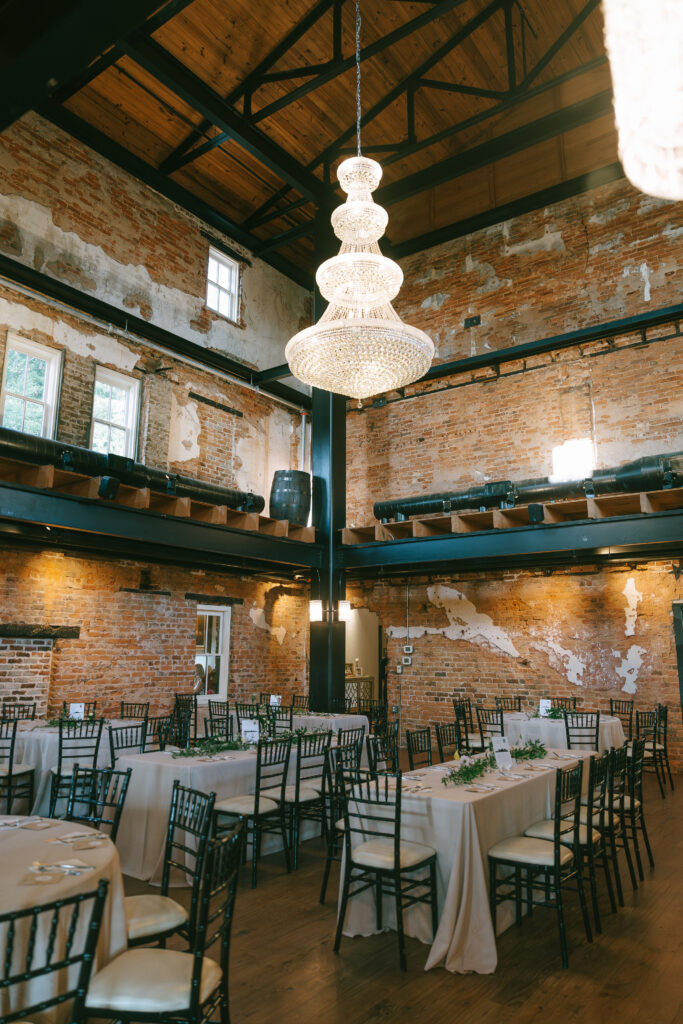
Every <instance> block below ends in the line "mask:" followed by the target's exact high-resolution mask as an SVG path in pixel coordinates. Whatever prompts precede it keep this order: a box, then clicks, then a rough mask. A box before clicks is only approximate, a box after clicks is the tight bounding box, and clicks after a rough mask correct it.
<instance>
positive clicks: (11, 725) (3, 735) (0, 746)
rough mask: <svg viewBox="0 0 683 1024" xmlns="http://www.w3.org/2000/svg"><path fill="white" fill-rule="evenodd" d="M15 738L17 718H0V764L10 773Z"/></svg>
mask: <svg viewBox="0 0 683 1024" xmlns="http://www.w3.org/2000/svg"><path fill="white" fill-rule="evenodd" d="M16 739H17V719H16V718H0V765H2V767H3V768H6V769H7V775H8V776H10V775H11V774H12V768H13V765H14V745H15V743H16Z"/></svg>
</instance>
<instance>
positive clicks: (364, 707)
mask: <svg viewBox="0 0 683 1024" xmlns="http://www.w3.org/2000/svg"><path fill="white" fill-rule="evenodd" d="M358 714H359V715H365V716H366V717H367V718H368V719H377V720H378V721H379V720H381V719H382V718H387V716H388V714H389V708H388V707H387V705H386V704H385V703H384V701H381V700H359V701H358Z"/></svg>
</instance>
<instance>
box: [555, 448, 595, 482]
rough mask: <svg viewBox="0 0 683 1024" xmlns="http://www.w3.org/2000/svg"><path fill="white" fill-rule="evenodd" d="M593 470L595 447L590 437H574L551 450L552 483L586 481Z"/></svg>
mask: <svg viewBox="0 0 683 1024" xmlns="http://www.w3.org/2000/svg"><path fill="white" fill-rule="evenodd" d="M594 469H595V445H594V444H593V441H592V439H591V438H590V437H574V438H572V439H571V440H570V441H565V442H564V444H558V445H556V446H555V447H554V448H553V471H552V474H551V476H550V479H551V480H552V482H553V483H562V482H563V481H565V480H588V479H589V478H590V477H591V476H592V475H593V470H594Z"/></svg>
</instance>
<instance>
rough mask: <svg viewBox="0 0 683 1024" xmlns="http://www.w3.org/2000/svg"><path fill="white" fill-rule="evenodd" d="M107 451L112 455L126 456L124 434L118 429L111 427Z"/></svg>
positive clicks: (123, 431)
mask: <svg viewBox="0 0 683 1024" xmlns="http://www.w3.org/2000/svg"><path fill="white" fill-rule="evenodd" d="M109 451H110V452H113V454H114V455H125V454H126V432H125V430H120V429H119V428H118V427H112V428H111V431H110V433H109Z"/></svg>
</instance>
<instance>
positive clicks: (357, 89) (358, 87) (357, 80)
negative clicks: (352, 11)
mask: <svg viewBox="0 0 683 1024" xmlns="http://www.w3.org/2000/svg"><path fill="white" fill-rule="evenodd" d="M360 120H361V106H360V0H356V145H357V152H358V156H360Z"/></svg>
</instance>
